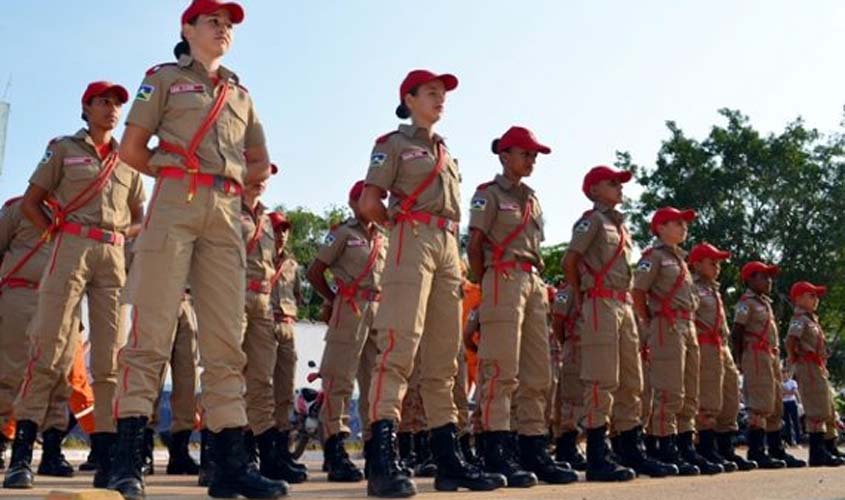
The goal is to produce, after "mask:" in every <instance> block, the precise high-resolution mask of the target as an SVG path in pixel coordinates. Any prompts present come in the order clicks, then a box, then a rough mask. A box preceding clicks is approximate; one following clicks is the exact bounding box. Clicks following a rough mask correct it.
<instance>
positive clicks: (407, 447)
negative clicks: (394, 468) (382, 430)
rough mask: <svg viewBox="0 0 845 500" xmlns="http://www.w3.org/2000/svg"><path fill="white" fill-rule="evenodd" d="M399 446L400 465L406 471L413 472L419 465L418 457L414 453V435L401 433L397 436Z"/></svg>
mask: <svg viewBox="0 0 845 500" xmlns="http://www.w3.org/2000/svg"><path fill="white" fill-rule="evenodd" d="M396 440H397V443H398V445H399V465H400V466H401V467H402V468H403V469H405V470H406V471H413V470H414V467H416V465H417V455H416V453H415V452H414V434H413V433H412V432H399V433H397V434H396Z"/></svg>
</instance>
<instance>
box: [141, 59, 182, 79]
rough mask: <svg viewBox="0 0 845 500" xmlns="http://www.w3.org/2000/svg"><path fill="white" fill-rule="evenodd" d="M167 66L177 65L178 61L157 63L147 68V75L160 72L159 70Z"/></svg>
mask: <svg viewBox="0 0 845 500" xmlns="http://www.w3.org/2000/svg"><path fill="white" fill-rule="evenodd" d="M167 66H176V63H175V62H167V63H161V64H156V65H155V66H153V67H152V68H150V69H148V70H147V73H146V75H147V76H150V75H154V74H156V73H158V71H159V70H160V69H161V68H166V67H167Z"/></svg>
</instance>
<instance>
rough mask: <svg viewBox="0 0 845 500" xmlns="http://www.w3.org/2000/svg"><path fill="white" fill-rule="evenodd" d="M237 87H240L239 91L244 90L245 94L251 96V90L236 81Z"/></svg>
mask: <svg viewBox="0 0 845 500" xmlns="http://www.w3.org/2000/svg"><path fill="white" fill-rule="evenodd" d="M235 86H236V87H238V88H239V89H241V90H243V91H244V92H245V93H247V94H249V89H248V88H246V87H244V86H243V85H241V84H240V82H238V81H235Z"/></svg>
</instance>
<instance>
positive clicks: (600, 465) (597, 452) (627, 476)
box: [587, 426, 636, 482]
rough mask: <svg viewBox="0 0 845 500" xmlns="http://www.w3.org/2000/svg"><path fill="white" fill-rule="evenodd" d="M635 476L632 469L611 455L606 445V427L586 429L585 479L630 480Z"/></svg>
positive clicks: (603, 480) (601, 480)
mask: <svg viewBox="0 0 845 500" xmlns="http://www.w3.org/2000/svg"><path fill="white" fill-rule="evenodd" d="M634 477H636V473H635V472H634V470H633V469H629V468H628V467H623V466H621V465H619V464H618V463H616V462H615V461H614V460H613V458H612V457H611V453H610V450H609V449H608V447H607V427H606V426H601V427H597V428H595V429H588V430H587V481H599V482H617V481H630V480H632V479H634Z"/></svg>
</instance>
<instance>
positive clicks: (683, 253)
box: [654, 238, 687, 260]
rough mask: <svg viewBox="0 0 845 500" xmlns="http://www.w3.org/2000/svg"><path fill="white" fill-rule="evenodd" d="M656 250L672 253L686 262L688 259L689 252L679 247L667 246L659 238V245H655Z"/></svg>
mask: <svg viewBox="0 0 845 500" xmlns="http://www.w3.org/2000/svg"><path fill="white" fill-rule="evenodd" d="M654 248H655V249H660V250H663V251H665V252H668V253H671V254H673V255H675V256H676V257H677V258H679V259H681V260H684V259H685V258H686V257H687V252H686V251H684V249H683V248H681V247H679V246H671V245H667V244H666V243H664V242H663V240H661V239H659V238H658V239H657V243H656V244H655V245H654Z"/></svg>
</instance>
